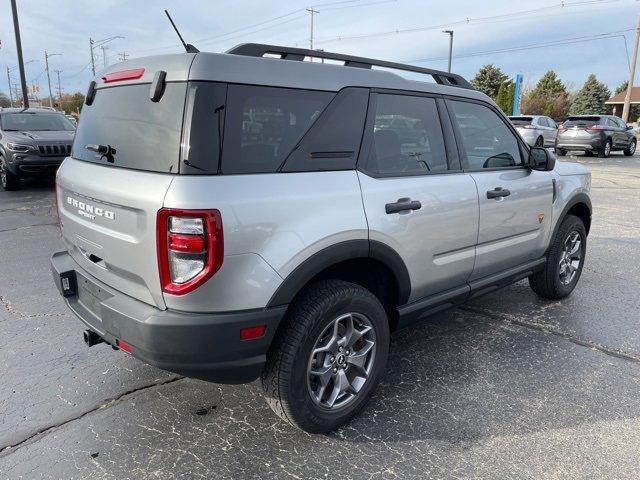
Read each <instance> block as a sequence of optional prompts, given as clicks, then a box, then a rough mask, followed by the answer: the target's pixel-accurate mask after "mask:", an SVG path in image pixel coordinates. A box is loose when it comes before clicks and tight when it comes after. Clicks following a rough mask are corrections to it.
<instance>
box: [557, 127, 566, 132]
mask: <svg viewBox="0 0 640 480" xmlns="http://www.w3.org/2000/svg"><path fill="white" fill-rule="evenodd" d="M566 131H567V129H566V128H565V127H558V133H564V132H566Z"/></svg>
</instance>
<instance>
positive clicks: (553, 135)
mask: <svg viewBox="0 0 640 480" xmlns="http://www.w3.org/2000/svg"><path fill="white" fill-rule="evenodd" d="M545 119H546V120H547V125H548V127H549V128H548V129H547V133H548V140H549V141H548V143H546V145H548V146H550V147H553V146H555V144H556V140H557V138H558V125H557V124H556V122H555V121H554V120H553V119H552V118H549V117H545Z"/></svg>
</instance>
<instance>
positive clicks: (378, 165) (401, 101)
mask: <svg viewBox="0 0 640 480" xmlns="http://www.w3.org/2000/svg"><path fill="white" fill-rule="evenodd" d="M372 108H373V112H374V113H373V115H374V118H373V138H372V145H371V149H370V152H369V158H368V159H367V164H366V170H367V171H370V172H372V173H375V174H379V175H389V176H402V175H421V174H427V173H432V172H433V173H436V172H442V171H445V170H447V168H448V165H447V155H446V152H445V144H444V137H443V135H442V127H441V125H440V117H439V116H438V109H437V107H436V101H435V99H433V98H428V97H412V96H409V95H388V94H377V95H375V96H374V97H373V99H372ZM369 128H371V127H369Z"/></svg>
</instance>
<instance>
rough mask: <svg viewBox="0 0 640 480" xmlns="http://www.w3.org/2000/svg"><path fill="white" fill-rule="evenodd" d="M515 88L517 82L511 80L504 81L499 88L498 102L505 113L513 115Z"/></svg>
mask: <svg viewBox="0 0 640 480" xmlns="http://www.w3.org/2000/svg"><path fill="white" fill-rule="evenodd" d="M515 88H516V85H515V83H513V82H512V81H511V80H509V81H506V82H503V83H502V84H501V85H500V88H499V89H498V95H497V96H496V103H497V104H498V106H499V107H500V108H501V109H502V111H503V112H504V113H505V115H511V114H512V113H513V94H514V92H515Z"/></svg>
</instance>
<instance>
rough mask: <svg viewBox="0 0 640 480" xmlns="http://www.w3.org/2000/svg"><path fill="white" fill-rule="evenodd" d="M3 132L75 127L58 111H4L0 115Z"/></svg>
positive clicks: (72, 128)
mask: <svg viewBox="0 0 640 480" xmlns="http://www.w3.org/2000/svg"><path fill="white" fill-rule="evenodd" d="M0 122H2V130H4V131H5V132H12V131H16V132H17V131H26V132H61V131H62V132H72V131H74V130H75V129H76V127H74V126H73V123H71V122H70V121H69V119H68V118H67V117H65V116H64V115H62V114H59V113H5V114H4V115H2V116H0Z"/></svg>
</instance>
